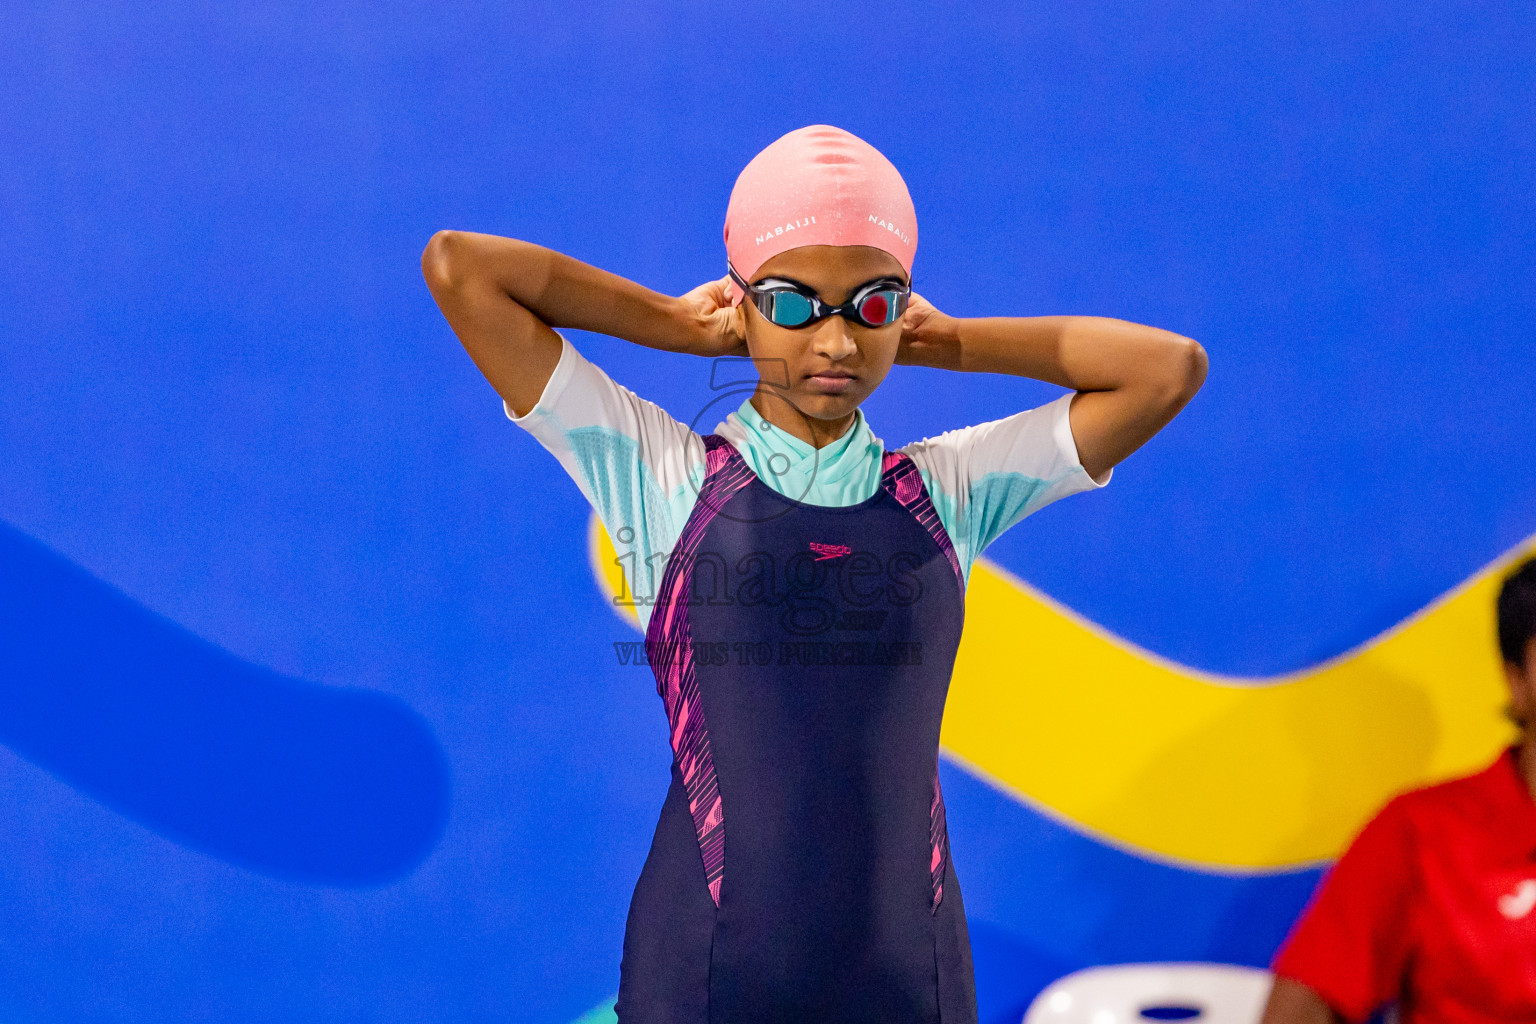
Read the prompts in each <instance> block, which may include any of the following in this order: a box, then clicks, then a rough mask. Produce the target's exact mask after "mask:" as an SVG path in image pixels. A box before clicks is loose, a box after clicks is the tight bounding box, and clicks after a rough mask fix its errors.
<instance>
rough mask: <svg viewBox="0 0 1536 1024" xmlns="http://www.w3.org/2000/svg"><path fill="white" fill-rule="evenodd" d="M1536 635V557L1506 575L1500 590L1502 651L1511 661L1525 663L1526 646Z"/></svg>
mask: <svg viewBox="0 0 1536 1024" xmlns="http://www.w3.org/2000/svg"><path fill="white" fill-rule="evenodd" d="M1533 636H1536V558H1531V559H1528V560H1527V561H1526V562H1525V563H1524V564H1522V565H1521V566H1520V567H1519V568H1518V569H1516V570H1515V571H1514V572H1512V573H1510V574H1509V575H1508V576H1507V577H1505V579H1504V586H1503V587H1502V588H1500V590H1499V653H1500V654H1502V655H1503V656H1504V661H1505V662H1506V663H1508V664H1510V665H1517V666H1519V667H1520V668H1524V667H1525V649H1526V647H1527V646H1529V644H1530V642H1531V637H1533Z"/></svg>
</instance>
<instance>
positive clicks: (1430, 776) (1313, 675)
mask: <svg viewBox="0 0 1536 1024" xmlns="http://www.w3.org/2000/svg"><path fill="white" fill-rule="evenodd" d="M591 530H592V533H591V545H590V547H589V551H590V554H591V558H592V567H593V570H594V572H595V573H596V575H597V577H598V579H599V581H600V582H601V583H602V585H603V589H604V590H605V591H606V592H607V593H608V594H610V595H613V594H623V593H627V591H626V590H625V589H624V587H623V579H622V575H621V571H620V568H619V563H618V561H617V558H616V555H615V553H614V550H613V546H612V544H611V543H610V542H609V540H608V535H607V534H606V533H605V532H604V530H603V528H602V526H601V525H600V524H599V523H598V521H597V519H596V518H595V517H594V518H593V520H592V526H591ZM1532 541H1536V538H1532ZM1532 541H1527V542H1526V543H1524V544H1522V545H1520V547H1519V548H1517V549H1516V550H1514V551H1512V552H1510V553H1509V554H1508V555H1506V556H1505V557H1503V558H1501V559H1499V560H1498V561H1497V562H1495V563H1494V564H1492V565H1490V566H1488V567H1487V568H1485V569H1484V570H1483V571H1481V572H1480V573H1478V574H1477V575H1476V576H1474V577H1473V578H1472V579H1470V580H1468V581H1466V582H1465V583H1463V584H1462V585H1461V586H1459V587H1457V588H1456V589H1455V590H1453V591H1451V592H1450V593H1448V594H1446V595H1444V596H1442V597H1441V598H1440V599H1438V600H1437V601H1435V602H1434V603H1433V604H1431V605H1430V606H1429V607H1427V608H1425V609H1423V610H1422V611H1420V612H1418V613H1417V614H1415V615H1413V616H1411V617H1409V618H1408V619H1406V620H1405V621H1403V622H1401V623H1399V624H1398V625H1397V626H1395V627H1393V628H1392V629H1390V630H1388V631H1387V632H1385V633H1383V634H1382V635H1380V636H1378V637H1375V638H1373V639H1371V640H1369V641H1367V642H1366V643H1364V644H1361V645H1360V646H1359V647H1357V648H1355V649H1354V650H1351V651H1348V652H1346V653H1345V654H1342V655H1340V656H1339V657H1337V658H1333V659H1331V660H1329V661H1327V662H1325V663H1323V664H1321V665H1317V666H1315V667H1313V668H1310V669H1307V670H1305V671H1302V672H1296V673H1291V674H1288V675H1284V676H1275V677H1271V678H1267V679H1235V678H1230V677H1222V676H1215V675H1211V674H1209V673H1204V672H1199V671H1196V670H1194V669H1191V668H1188V667H1186V666H1182V665H1178V664H1176V663H1174V662H1170V661H1168V660H1166V659H1163V658H1160V657H1158V656H1157V655H1154V654H1152V653H1150V652H1148V651H1145V650H1142V649H1140V648H1138V647H1136V646H1135V645H1134V644H1131V643H1129V642H1127V641H1125V640H1124V639H1122V638H1119V637H1116V636H1114V635H1112V634H1110V633H1109V632H1107V631H1105V630H1103V629H1101V628H1099V627H1098V626H1096V625H1095V624H1093V623H1092V622H1090V621H1088V620H1086V619H1084V618H1083V617H1081V616H1079V615H1077V614H1076V613H1074V612H1072V611H1070V610H1069V609H1067V608H1065V607H1063V606H1061V605H1059V604H1057V603H1056V602H1054V601H1052V600H1051V599H1050V598H1048V597H1046V596H1045V595H1044V594H1041V593H1039V592H1038V591H1036V590H1034V589H1033V588H1031V587H1030V586H1029V585H1028V584H1026V583H1023V582H1022V581H1020V580H1018V579H1016V578H1014V577H1013V576H1011V575H1009V574H1008V573H1007V572H1006V571H1004V570H1003V569H1001V568H999V567H998V566H995V565H993V564H991V563H989V562H987V561H985V560H979V561H977V563H976V565H975V567H974V569H973V570H972V573H971V582H970V587H969V590H968V592H967V594H966V611H965V614H966V620H965V635H964V637H963V639H962V641H961V644H960V653H959V656H958V658H957V660H956V663H955V674H954V680H953V683H952V685H951V687H950V693H949V703H948V706H947V708H946V710H945V715H944V731H943V737H942V741H943V744H944V747H945V748H946V749H947V750H948V751H949V753H950V754H951V755H952V756H953V757H954V758H955V759H956V760H958V761H959V762H961V763H962V764H964V765H965V766H966V767H968V768H969V769H971V770H972V771H973V772H974V773H975V774H977V775H979V776H981V777H983V778H986V779H987V780H988V781H990V782H992V783H993V784H994V785H996V786H998V787H999V788H1001V789H1003V790H1004V791H1005V792H1009V793H1011V794H1013V795H1015V796H1017V797H1020V798H1022V799H1024V800H1027V801H1029V802H1030V803H1033V804H1036V805H1039V806H1041V807H1043V808H1044V809H1046V810H1047V811H1048V812H1051V813H1053V814H1055V815H1056V816H1058V817H1060V818H1062V819H1065V820H1066V821H1067V822H1068V823H1070V824H1073V825H1075V826H1077V827H1079V828H1081V829H1084V830H1086V831H1088V832H1090V833H1094V834H1096V835H1097V836H1098V837H1100V838H1102V839H1104V840H1106V841H1108V842H1111V843H1114V844H1116V845H1120V846H1125V847H1129V848H1130V849H1131V850H1132V851H1133V852H1136V853H1139V854H1141V855H1143V856H1151V857H1153V858H1157V859H1168V860H1173V861H1177V862H1182V863H1185V864H1187V865H1189V866H1192V867H1202V868H1214V869H1218V870H1220V869H1226V870H1232V869H1237V870H1243V871H1262V870H1277V869H1287V868H1294V867H1298V866H1301V865H1306V864H1311V863H1316V862H1318V861H1322V860H1327V859H1331V858H1333V857H1336V856H1337V855H1338V854H1339V852H1340V851H1341V850H1342V849H1343V848H1344V846H1345V845H1346V844H1347V843H1348V841H1349V839H1350V838H1351V836H1353V835H1354V833H1355V832H1356V831H1358V829H1359V828H1360V826H1361V825H1362V824H1364V822H1365V821H1366V820H1367V819H1368V818H1369V817H1370V815H1371V814H1372V813H1374V811H1375V810H1376V809H1377V808H1378V807H1380V806H1381V804H1382V803H1384V802H1385V801H1386V800H1387V799H1388V798H1389V797H1390V796H1391V795H1392V794H1394V793H1396V792H1399V791H1401V790H1403V789H1406V788H1409V787H1412V786H1416V785H1422V784H1425V783H1428V782H1432V781H1437V780H1440V779H1445V778H1450V777H1452V776H1455V775H1460V774H1464V773H1466V772H1469V771H1473V770H1475V769H1477V768H1478V767H1481V766H1482V765H1483V764H1485V763H1487V762H1488V761H1489V760H1490V759H1492V758H1493V757H1494V756H1495V754H1496V753H1497V752H1498V751H1499V749H1500V748H1501V747H1503V746H1504V745H1505V744H1507V743H1509V742H1510V741H1511V740H1512V739H1513V737H1514V730H1513V729H1512V727H1511V726H1510V725H1509V724H1508V723H1507V722H1506V721H1505V720H1504V719H1503V717H1502V714H1501V709H1502V708H1503V706H1504V683H1503V671H1502V668H1501V666H1500V664H1499V657H1498V651H1497V648H1496V645H1495V640H1494V635H1495V634H1494V607H1493V606H1494V598H1495V595H1496V594H1497V591H1498V586H1499V581H1500V577H1501V575H1502V572H1503V570H1504V569H1505V568H1506V567H1507V566H1508V565H1509V564H1510V563H1511V562H1513V561H1514V560H1516V559H1517V558H1519V557H1522V556H1523V555H1526V554H1530V553H1532V551H1533V550H1536V547H1533V543H1532ZM620 611H621V612H623V613H625V614H627V615H628V617H629V619H630V621H631V622H636V621H637V620H636V619H635V616H634V612H633V609H623V608H620Z"/></svg>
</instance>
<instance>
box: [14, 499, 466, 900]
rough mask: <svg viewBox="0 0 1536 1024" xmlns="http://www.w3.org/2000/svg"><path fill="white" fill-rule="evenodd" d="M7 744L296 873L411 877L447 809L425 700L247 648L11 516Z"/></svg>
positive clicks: (136, 807)
mask: <svg viewBox="0 0 1536 1024" xmlns="http://www.w3.org/2000/svg"><path fill="white" fill-rule="evenodd" d="M0 743H3V744H5V745H6V746H8V747H10V748H12V749H13V750H15V751H16V752H17V753H18V754H20V755H21V756H22V757H24V758H26V759H27V760H29V761H31V762H32V763H34V764H36V765H38V766H40V767H42V768H44V769H45V770H47V771H49V772H51V773H52V774H54V775H55V776H57V777H58V778H60V779H62V780H64V781H65V782H67V783H69V784H70V785H72V786H74V787H76V788H78V789H79V790H81V791H82V792H85V793H87V794H89V795H90V796H92V797H94V798H95V799H97V800H99V801H100V802H102V803H103V804H105V805H106V806H108V807H110V808H112V809H113V810H115V811H118V812H119V813H121V814H123V815H126V816H127V817H129V818H131V819H133V820H134V821H137V822H139V823H140V824H142V825H144V826H146V827H148V828H150V829H153V830H154V831H155V832H158V833H160V834H161V835H163V836H166V837H167V838H170V839H173V840H175V841H177V842H180V843H183V844H185V845H187V846H190V847H193V848H195V849H198V850H201V851H203V852H205V853H208V854H212V855H214V856H216V857H219V858H222V859H224V860H227V861H230V862H232V863H235V864H239V865H242V866H245V867H248V868H252V869H254V870H257V871H261V872H263V873H266V874H271V875H277V876H281V877H286V878H294V879H300V880H306V881H312V882H318V883H322V884H330V885H343V886H358V885H370V884H379V883H382V882H386V881H389V880H391V879H394V878H398V877H399V876H401V875H403V874H404V873H406V872H408V871H410V870H411V869H412V868H414V867H415V866H416V865H417V864H419V863H420V862H421V861H422V860H423V859H424V858H425V857H426V856H427V854H428V853H430V852H431V851H432V849H433V847H435V846H436V845H437V842H438V840H439V839H440V838H441V837H442V834H443V830H444V827H445V825H446V822H447V814H448V799H449V782H448V767H447V761H446V759H445V757H444V755H443V751H442V748H441V747H440V746H439V744H438V742H437V739H436V737H435V736H434V735H433V733H432V730H431V728H430V726H429V725H428V724H427V722H426V720H425V719H423V718H422V717H421V716H420V715H419V714H417V713H416V712H415V711H413V710H412V709H411V708H410V707H409V706H407V705H406V704H404V703H403V702H401V701H399V700H397V699H395V698H393V697H390V696H387V695H385V694H381V693H377V692H374V691H369V690H362V689H351V688H341V687H332V686H321V685H317V684H314V683H307V682H304V681H302V680H298V679H291V678H288V677H286V676H283V675H280V674H279V673H277V672H273V671H271V670H269V669H265V668H261V667H260V666H257V665H252V664H249V663H247V662H245V661H242V660H241V659H239V658H237V657H235V656H234V655H232V654H230V653H229V652H227V651H224V650H222V649H220V648H218V647H216V646H214V645H213V644H211V643H208V642H207V641H205V640H202V639H200V638H198V637H197V636H194V635H193V634H191V633H190V632H188V631H187V630H185V629H183V628H182V627H180V626H178V625H177V624H175V623H174V622H171V621H169V620H168V619H166V618H164V617H162V616H160V615H157V614H155V613H154V612H152V611H150V610H148V609H147V608H144V607H142V606H141V605H139V604H137V603H135V602H134V601H133V600H131V599H130V598H128V597H127V596H126V595H124V594H123V593H121V592H120V591H118V590H116V589H115V588H113V587H111V586H109V585H108V584H106V583H104V582H102V581H101V580H98V579H96V578H95V577H93V576H91V575H90V574H88V573H87V572H85V571H84V570H83V569H81V568H80V567H79V566H77V565H75V564H74V563H72V562H70V561H69V560H68V559H66V558H63V557H62V556H60V555H58V554H56V553H55V552H53V551H50V550H49V549H48V548H46V547H44V546H43V545H41V544H39V543H38V542H36V541H34V540H32V539H31V538H29V537H27V536H26V535H25V534H22V533H20V532H18V531H17V530H16V529H15V528H13V527H10V526H8V525H6V524H3V523H0Z"/></svg>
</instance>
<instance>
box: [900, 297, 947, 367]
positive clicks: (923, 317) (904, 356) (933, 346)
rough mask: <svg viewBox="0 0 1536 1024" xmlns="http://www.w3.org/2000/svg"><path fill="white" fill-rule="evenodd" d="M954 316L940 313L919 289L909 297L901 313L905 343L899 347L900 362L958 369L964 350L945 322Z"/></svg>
mask: <svg viewBox="0 0 1536 1024" xmlns="http://www.w3.org/2000/svg"><path fill="white" fill-rule="evenodd" d="M953 321H954V317H951V316H948V315H947V314H944V313H940V312H939V311H938V310H937V309H935V308H934V306H933V304H932V303H931V302H929V301H928V300H927V299H925V298H923V297H922V296H921V295H919V294H917V292H913V293H912V298H911V299H909V300H908V301H907V311H906V312H905V313H903V314H902V315H901V344H900V347H898V348H897V350H896V362H898V363H901V364H903V365H905V366H939V367H945V368H947V369H958V368H959V365H960V352H959V348H958V346H957V345H956V344H955V339H954V338H953V337H952V335H953V333H954V332H952V331H947V330H945V325H946V324H950V323H953Z"/></svg>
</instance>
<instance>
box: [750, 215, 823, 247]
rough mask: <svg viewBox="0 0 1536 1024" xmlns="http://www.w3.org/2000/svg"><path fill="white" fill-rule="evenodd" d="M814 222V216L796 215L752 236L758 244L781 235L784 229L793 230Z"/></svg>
mask: <svg viewBox="0 0 1536 1024" xmlns="http://www.w3.org/2000/svg"><path fill="white" fill-rule="evenodd" d="M815 223H816V218H815V217H807V218H805V219H804V220H801V219H800V218H799V217H796V218H795V219H794V220H792V221H790V222H789V223H787V224H776V225H774V226H773V227H771V228H769V229H768V230H766V231H764V232H763V233H762V234H760V235H754V236H753V237H754V238H756V239H757V244H758V245H762V244H763V243H764V242H766V241H767V240H768V239H770V238H777V237H778V236H779V235H782V234H783V233H784V232H786V231H794V230H795V229H796V228H808V227H810V226H811V225H812V224H815Z"/></svg>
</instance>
